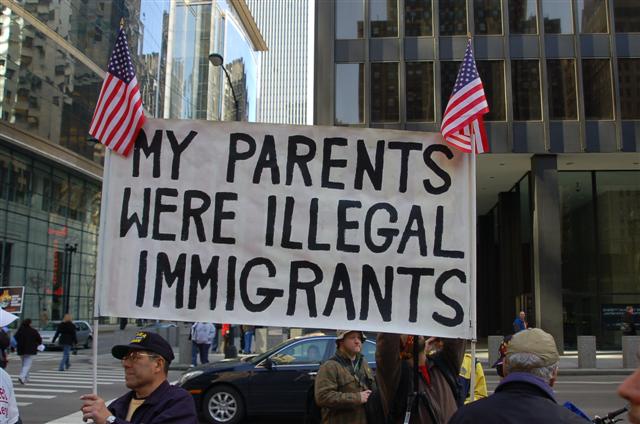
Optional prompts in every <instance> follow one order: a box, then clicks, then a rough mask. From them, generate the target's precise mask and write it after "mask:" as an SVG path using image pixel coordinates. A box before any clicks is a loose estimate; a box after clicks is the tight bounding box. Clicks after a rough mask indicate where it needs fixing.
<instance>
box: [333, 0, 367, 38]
mask: <svg viewBox="0 0 640 424" xmlns="http://www.w3.org/2000/svg"><path fill="white" fill-rule="evenodd" d="M335 4H336V39H338V40H342V39H354V38H363V37H364V3H363V1H362V0H348V1H337V2H336V3H335Z"/></svg>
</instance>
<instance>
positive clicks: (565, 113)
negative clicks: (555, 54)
mask: <svg viewBox="0 0 640 424" xmlns="http://www.w3.org/2000/svg"><path fill="white" fill-rule="evenodd" d="M547 78H548V81H549V84H548V92H547V94H548V96H549V117H550V118H551V119H578V109H577V105H576V71H575V61H574V60H573V59H549V60H547Z"/></svg>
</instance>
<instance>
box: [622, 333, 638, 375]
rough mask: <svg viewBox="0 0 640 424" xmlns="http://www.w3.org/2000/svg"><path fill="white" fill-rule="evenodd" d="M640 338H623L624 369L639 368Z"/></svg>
mask: <svg viewBox="0 0 640 424" xmlns="http://www.w3.org/2000/svg"><path fill="white" fill-rule="evenodd" d="M639 349H640V336H622V368H638V366H640V361H638V356H637V355H638V352H640V350H639Z"/></svg>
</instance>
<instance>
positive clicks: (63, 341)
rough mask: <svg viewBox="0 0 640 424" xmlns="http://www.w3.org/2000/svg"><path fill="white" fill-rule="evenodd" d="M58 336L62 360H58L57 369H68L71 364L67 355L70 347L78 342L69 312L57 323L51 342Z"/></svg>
mask: <svg viewBox="0 0 640 424" xmlns="http://www.w3.org/2000/svg"><path fill="white" fill-rule="evenodd" d="M58 336H60V346H62V349H63V351H62V360H61V361H60V366H59V367H58V371H64V370H68V369H69V367H70V366H71V363H70V362H69V356H70V353H71V348H72V347H73V346H74V345H75V344H76V343H78V339H77V338H76V326H75V324H74V323H73V321H72V320H71V314H65V315H64V318H63V319H62V322H61V323H60V324H58V329H57V330H56V334H55V335H54V336H53V340H52V343H55V342H56V339H57V338H58Z"/></svg>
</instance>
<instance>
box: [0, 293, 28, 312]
mask: <svg viewBox="0 0 640 424" xmlns="http://www.w3.org/2000/svg"><path fill="white" fill-rule="evenodd" d="M23 298H24V286H10V287H0V308H2V309H4V310H5V311H6V312H11V313H12V314H17V315H19V314H21V313H22V299H23Z"/></svg>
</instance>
